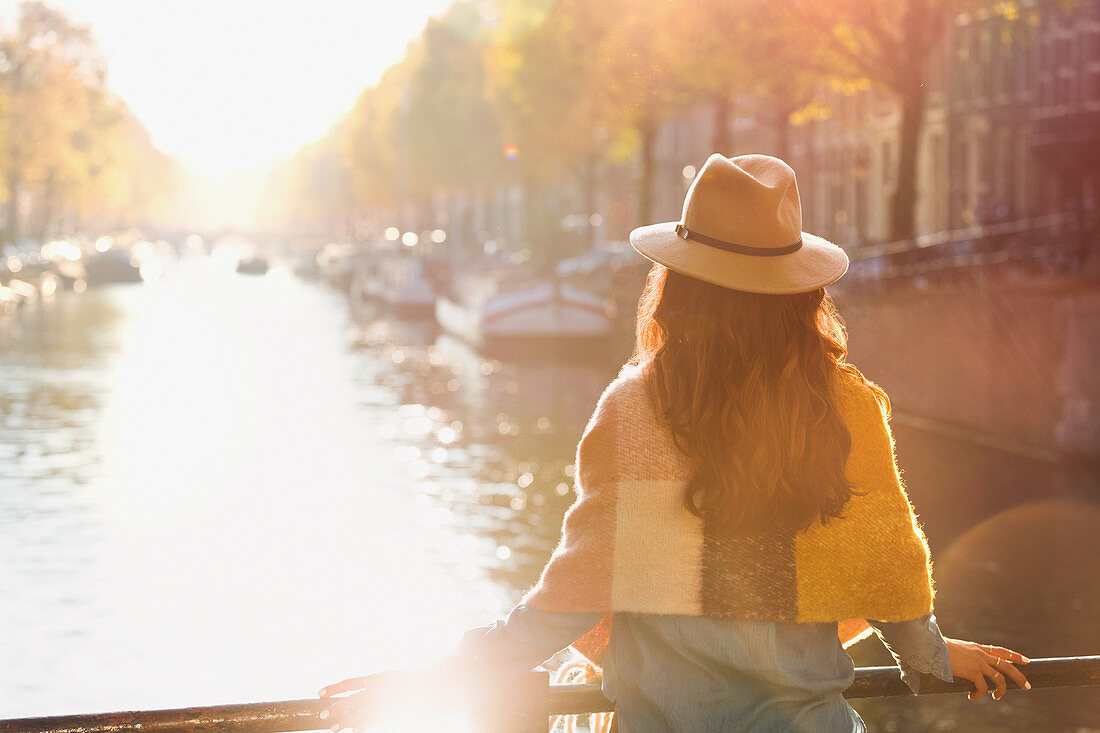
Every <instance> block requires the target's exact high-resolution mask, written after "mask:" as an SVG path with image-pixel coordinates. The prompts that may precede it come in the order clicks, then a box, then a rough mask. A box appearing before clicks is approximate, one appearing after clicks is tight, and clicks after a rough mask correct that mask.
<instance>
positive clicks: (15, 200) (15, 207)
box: [4, 175, 23, 244]
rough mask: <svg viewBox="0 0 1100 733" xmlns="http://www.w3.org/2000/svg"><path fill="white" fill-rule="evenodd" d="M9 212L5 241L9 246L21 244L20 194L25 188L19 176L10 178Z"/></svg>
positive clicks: (8, 181) (8, 183)
mask: <svg viewBox="0 0 1100 733" xmlns="http://www.w3.org/2000/svg"><path fill="white" fill-rule="evenodd" d="M7 186H8V207H7V208H8V210H7V216H6V218H7V221H5V222H4V241H5V242H7V243H9V244H18V243H19V193H20V190H21V189H22V188H23V186H22V181H21V180H20V179H19V177H18V176H14V175H12V176H8V180H7Z"/></svg>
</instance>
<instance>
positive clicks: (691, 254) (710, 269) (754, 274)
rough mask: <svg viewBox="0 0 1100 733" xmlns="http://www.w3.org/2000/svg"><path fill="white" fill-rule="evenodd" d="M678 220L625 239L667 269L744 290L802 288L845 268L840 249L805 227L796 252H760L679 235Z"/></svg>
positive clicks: (834, 277)
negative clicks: (733, 249)
mask: <svg viewBox="0 0 1100 733" xmlns="http://www.w3.org/2000/svg"><path fill="white" fill-rule="evenodd" d="M678 223H679V222H674V221H673V222H662V223H660V224H650V225H649V226H644V227H639V228H637V229H635V230H634V231H632V232H631V233H630V244H631V246H633V247H634V249H636V250H638V252H640V253H641V254H642V255H644V256H645V257H647V258H648V259H650V260H653V261H654V262H656V263H658V264H661V265H664V266H665V267H667V268H669V269H670V270H675V271H676V272H679V273H683V274H684V275H688V276H690V277H694V278H697V279H699V280H705V281H706V282H708V283H713V284H714V285H720V286H722V287H724V288H730V289H732V290H743V291H745V292H748V293H771V294H775V295H786V294H790V293H807V292H810V291H811V290H817V289H818V288H822V287H825V286H826V285H828V284H830V283H833V282H836V281H837V280H839V279H840V277H841V276H842V275H843V274H844V273H845V272H847V270H848V255H847V254H845V253H844V250H842V249H841V248H840V247H838V246H836V245H835V244H833V243H832V242H830V241H828V240H826V239H823V238H822V237H819V236H817V235H815V234H810V233H809V232H802V246H801V247H800V248H799V249H798V250H797V251H795V252H792V253H790V254H786V255H778V256H774V257H760V256H757V255H745V254H737V253H735V252H727V251H726V250H723V249H719V248H717V247H711V246H710V245H706V244H701V243H700V242H695V241H691V240H686V239H683V238H682V237H680V236H679V235H678V234H676V225H677V224H678Z"/></svg>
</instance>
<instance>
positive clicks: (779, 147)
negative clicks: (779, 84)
mask: <svg viewBox="0 0 1100 733" xmlns="http://www.w3.org/2000/svg"><path fill="white" fill-rule="evenodd" d="M794 110H795V106H794V104H793V103H792V102H791V101H790V98H789V96H785V97H782V98H780V100H779V103H778V104H777V106H776V108H775V157H777V158H782V159H783V160H788V159H789V158H790V155H791V135H790V132H791V123H790V119H791V113H792V112H794Z"/></svg>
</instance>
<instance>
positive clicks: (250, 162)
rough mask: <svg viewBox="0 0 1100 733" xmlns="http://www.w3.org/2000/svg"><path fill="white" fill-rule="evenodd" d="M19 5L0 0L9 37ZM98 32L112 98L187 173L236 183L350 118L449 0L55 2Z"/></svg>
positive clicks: (53, 4) (53, 3)
mask: <svg viewBox="0 0 1100 733" xmlns="http://www.w3.org/2000/svg"><path fill="white" fill-rule="evenodd" d="M18 4H19V3H18V0H0V23H3V24H4V25H5V26H9V25H10V24H11V23H13V22H14V19H15V17H16V15H17V12H18ZM48 4H49V5H50V6H51V7H54V8H57V9H59V10H62V11H64V12H65V13H66V14H67V15H68V16H69V17H70V18H72V19H73V20H75V21H77V22H80V23H83V24H87V25H89V26H91V28H92V32H93V33H94V34H95V37H96V40H97V42H98V46H99V48H100V50H101V51H102V52H103V54H104V56H105V58H106V59H107V62H108V68H109V79H108V83H109V85H110V87H111V89H112V90H113V91H114V92H115V93H117V94H118V95H119V96H120V97H122V98H123V99H124V100H125V101H126V102H127V103H128V104H129V105H130V107H131V108H132V109H133V110H134V111H135V113H136V114H137V116H138V117H139V118H140V119H141V121H142V122H143V123H144V124H145V126H146V127H147V128H148V129H149V131H150V133H151V134H152V136H153V141H154V143H155V144H156V145H157V147H159V148H160V149H161V150H163V151H164V152H166V153H168V154H169V155H172V156H173V157H175V158H176V159H177V160H178V161H180V162H181V163H182V164H183V165H184V166H185V167H187V168H188V169H190V170H191V171H193V172H194V173H197V174H199V175H201V176H204V177H207V178H210V179H212V180H214V181H219V180H220V181H223V182H227V181H230V180H232V179H233V178H234V177H237V176H239V175H241V173H242V172H244V171H247V170H250V169H252V170H254V169H257V168H260V167H263V166H265V165H268V164H270V163H272V162H274V161H275V160H277V159H279V158H285V157H288V156H289V155H290V154H292V153H293V152H294V150H295V149H297V147H298V146H299V145H301V144H302V143H305V142H308V141H310V140H313V139H316V138H317V137H319V136H320V135H321V134H322V133H323V132H324V131H325V129H326V128H327V127H328V126H329V125H330V124H332V123H333V122H335V121H336V120H337V119H338V118H339V117H340V116H341V115H342V114H343V113H344V112H346V111H347V110H348V109H350V108H351V106H352V104H353V103H354V102H355V98H356V96H358V94H359V92H360V90H362V88H363V87H364V86H367V85H369V84H371V83H373V82H374V81H376V80H377V79H378V77H379V75H380V74H381V73H382V71H383V70H384V69H385V68H386V67H387V66H389V65H390V64H392V63H394V62H396V61H398V60H399V59H400V58H401V56H402V54H403V53H404V49H405V46H406V45H407V44H408V42H409V41H410V40H412V39H413V38H415V37H416V36H417V35H418V34H419V32H420V30H421V29H422V28H423V26H424V23H425V22H426V21H427V19H428V18H429V17H430V16H432V15H436V14H438V13H440V12H442V11H443V9H444V8H445V7H446V6H447V5H449V4H450V0H384V1H383V0H343V1H341V0H306V1H299V2H288V1H287V0H268V1H266V2H265V1H263V0H186V2H178V1H175V0H170V1H163V0H162V1H159V2H158V1H156V0H152V1H151V0H48Z"/></svg>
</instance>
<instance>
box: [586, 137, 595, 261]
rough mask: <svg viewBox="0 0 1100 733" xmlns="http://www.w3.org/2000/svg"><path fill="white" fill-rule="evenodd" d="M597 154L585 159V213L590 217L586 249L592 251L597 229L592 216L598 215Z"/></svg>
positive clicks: (587, 156)
mask: <svg viewBox="0 0 1100 733" xmlns="http://www.w3.org/2000/svg"><path fill="white" fill-rule="evenodd" d="M597 162H598V161H597V157H596V153H594V152H592V153H589V154H588V155H586V156H585V158H584V211H585V215H586V216H587V217H588V224H587V226H585V228H584V248H585V250H590V249H592V248H593V247H594V246H595V245H596V227H595V226H593V224H592V216H593V215H594V214H595V213H596V207H597V206H598V202H597V196H596V191H597V186H596V167H597Z"/></svg>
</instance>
